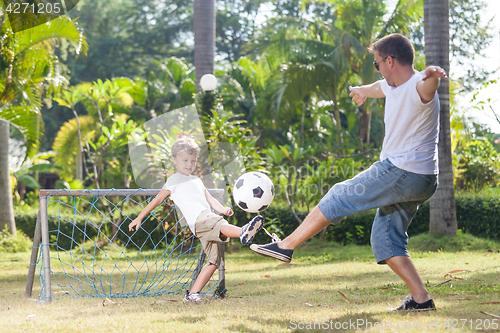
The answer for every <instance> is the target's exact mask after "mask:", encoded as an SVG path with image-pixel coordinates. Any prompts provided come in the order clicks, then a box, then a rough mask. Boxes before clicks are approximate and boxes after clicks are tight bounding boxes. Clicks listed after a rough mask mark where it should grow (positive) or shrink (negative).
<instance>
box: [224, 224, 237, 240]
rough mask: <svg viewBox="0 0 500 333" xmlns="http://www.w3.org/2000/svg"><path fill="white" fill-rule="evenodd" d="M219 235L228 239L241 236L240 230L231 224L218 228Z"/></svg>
mask: <svg viewBox="0 0 500 333" xmlns="http://www.w3.org/2000/svg"><path fill="white" fill-rule="evenodd" d="M220 233H221V234H223V235H224V236H227V237H230V238H238V237H240V235H241V228H240V227H237V226H235V225H232V224H224V225H221V227H220Z"/></svg>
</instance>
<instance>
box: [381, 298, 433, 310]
mask: <svg viewBox="0 0 500 333" xmlns="http://www.w3.org/2000/svg"><path fill="white" fill-rule="evenodd" d="M390 310H391V311H418V312H421V311H434V310H436V305H435V304H434V301H433V300H432V298H431V299H429V300H428V301H426V302H424V303H417V302H415V300H414V299H413V297H411V295H408V296H406V297H405V298H404V299H403V303H402V304H401V305H400V306H398V307H397V308H394V309H390Z"/></svg>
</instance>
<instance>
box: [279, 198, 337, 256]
mask: <svg viewBox="0 0 500 333" xmlns="http://www.w3.org/2000/svg"><path fill="white" fill-rule="evenodd" d="M330 224H331V223H330V221H328V220H327V219H326V217H325V216H324V215H323V213H322V212H321V210H320V209H319V207H318V206H316V207H314V209H313V210H312V211H311V212H310V213H309V215H307V217H306V218H305V220H304V221H303V222H302V223H301V224H300V225H299V226H298V227H297V229H295V230H294V231H293V232H292V233H291V234H290V235H288V237H286V238H285V239H283V240H282V241H281V242H280V243H278V247H280V248H282V249H285V250H295V249H296V248H297V247H298V246H299V245H300V244H302V243H304V242H305V241H306V240H308V239H309V238H311V237H312V236H314V235H316V234H317V233H318V232H320V231H321V230H323V229H324V228H326V227H327V226H329V225H330Z"/></svg>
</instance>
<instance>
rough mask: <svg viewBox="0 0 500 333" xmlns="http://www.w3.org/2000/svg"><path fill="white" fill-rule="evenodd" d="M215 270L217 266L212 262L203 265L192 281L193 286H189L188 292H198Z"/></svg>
mask: <svg viewBox="0 0 500 333" xmlns="http://www.w3.org/2000/svg"><path fill="white" fill-rule="evenodd" d="M215 270H217V266H216V265H214V264H208V265H206V266H205V267H203V268H202V269H201V271H200V274H198V277H197V278H196V281H195V282H194V284H193V287H192V288H191V290H190V291H189V293H190V294H192V293H198V292H200V291H201V290H202V289H203V287H205V285H206V284H207V282H208V281H209V280H210V278H211V277H212V275H213V274H214V272H215Z"/></svg>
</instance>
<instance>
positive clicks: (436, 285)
mask: <svg viewBox="0 0 500 333" xmlns="http://www.w3.org/2000/svg"><path fill="white" fill-rule="evenodd" d="M450 281H451V280H446V281H444V282H441V283H438V284H435V285H433V286H432V287H431V288H434V287H438V286H440V285H442V284H445V283H448V282H450Z"/></svg>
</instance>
